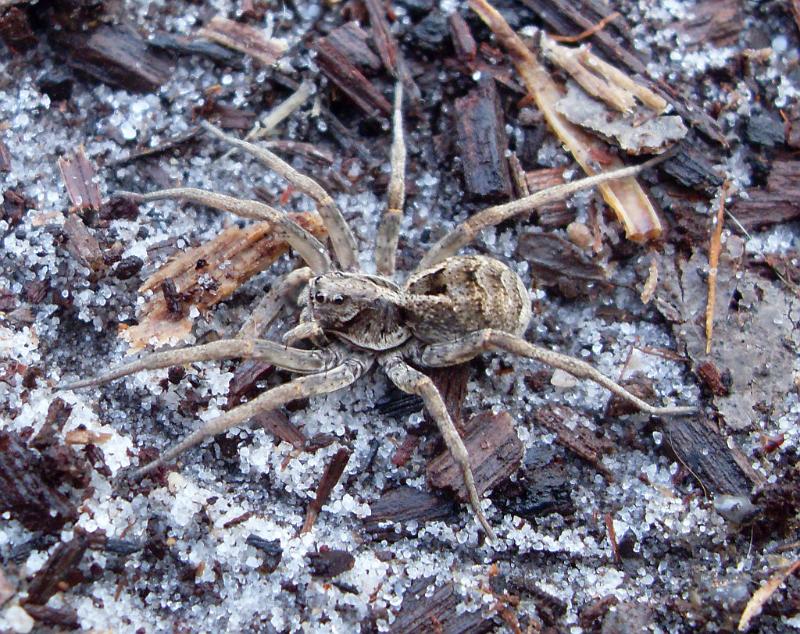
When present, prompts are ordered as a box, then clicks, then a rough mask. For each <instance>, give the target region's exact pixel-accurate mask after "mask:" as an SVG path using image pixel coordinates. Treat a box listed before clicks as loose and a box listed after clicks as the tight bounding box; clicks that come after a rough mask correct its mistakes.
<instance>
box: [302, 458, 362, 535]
mask: <svg viewBox="0 0 800 634" xmlns="http://www.w3.org/2000/svg"><path fill="white" fill-rule="evenodd" d="M348 460H350V451H349V450H348V449H345V448H344V447H342V448H341V449H339V451H337V452H336V453H335V454H334V455H333V458H332V459H331V461H330V462H329V463H328V464H327V466H326V467H325V472H324V473H323V474H322V479H321V480H320V481H319V486H318V487H317V494H316V496H315V497H314V499H313V500H312V501H311V502H310V503H309V505H308V509H307V510H306V521H305V522H304V523H303V528H301V529H300V534H303V533H307V532H308V531H310V530H311V528H312V527H313V526H314V522H315V521H316V520H317V516H318V515H319V512H320V511H321V510H322V507H323V506H325V504H326V503H327V501H328V500H329V499H330V497H331V491H333V487H335V486H336V483H337V482H339V478H341V477H342V473H344V468H345V467H346V466H347V462H348Z"/></svg>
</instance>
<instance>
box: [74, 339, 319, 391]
mask: <svg viewBox="0 0 800 634" xmlns="http://www.w3.org/2000/svg"><path fill="white" fill-rule="evenodd" d="M237 357H241V358H244V359H261V360H263V361H267V362H269V363H272V364H273V365H276V366H278V367H280V368H284V369H286V370H290V371H292V372H301V373H310V372H320V371H323V370H325V369H326V368H327V367H329V366H330V364H331V355H330V354H326V352H324V351H321V350H301V349H299V348H288V347H286V346H284V345H282V344H279V343H275V342H274V341H269V340H268V339H248V340H244V339H220V340H219V341H214V342H213V343H206V344H202V345H199V346H189V347H187V348H177V349H175V350H165V351H162V352H154V353H152V354H147V355H144V356H143V357H141V358H139V359H136V360H134V361H131V362H129V363H125V364H123V365H120V366H117V367H116V368H113V369H111V370H110V371H108V372H106V373H105V374H101V375H100V376H96V377H94V378H91V379H84V380H82V381H76V382H74V383H68V384H63V385H59V386H58V389H59V390H75V389H78V388H82V387H90V386H93V385H101V384H103V383H108V382H109V381H113V380H114V379H119V378H121V377H123V376H128V375H129V374H134V373H135V372H141V371H142V370H155V369H157V368H168V367H171V366H173V365H184V364H187V363H195V362H197V361H214V360H219V359H233V358H237Z"/></svg>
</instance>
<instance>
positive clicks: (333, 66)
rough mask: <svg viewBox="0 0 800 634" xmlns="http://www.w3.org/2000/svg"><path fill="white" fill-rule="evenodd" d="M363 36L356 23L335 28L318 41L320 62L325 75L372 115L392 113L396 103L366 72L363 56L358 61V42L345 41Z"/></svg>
mask: <svg viewBox="0 0 800 634" xmlns="http://www.w3.org/2000/svg"><path fill="white" fill-rule="evenodd" d="M334 34H335V35H334ZM359 37H360V36H359V35H358V32H357V31H356V30H355V29H353V28H352V27H348V28H345V27H339V28H338V29H334V31H333V32H331V34H329V35H328V36H326V37H322V38H320V39H318V40H317V41H315V42H314V44H313V48H314V50H316V51H317V63H318V64H319V67H320V70H321V71H322V72H323V73H324V74H325V76H326V77H328V79H330V80H331V81H332V82H333V83H334V84H335V85H336V86H337V87H338V88H339V90H341V91H342V92H343V93H344V94H345V95H347V97H348V98H349V99H350V100H351V101H352V102H353V103H354V104H356V106H358V107H359V108H360V109H361V110H362V111H363V112H364V114H366V115H367V116H370V117H376V116H379V115H383V116H386V117H389V116H391V113H392V105H391V104H390V103H389V101H388V100H387V99H386V98H385V97H384V96H383V94H381V92H380V90H378V89H377V88H376V87H375V86H374V85H373V84H372V82H370V81H369V80H368V79H367V78H366V76H365V75H364V72H363V70H365V69H364V64H363V59H359V61H358V62H356V61H354V55H353V50H354V48H355V47H356V46H357V45H356V44H355V43H354V44H353V45H346V44H344V42H348V41H350V40H352V39H353V38H356V41H359V39H358V38H359ZM361 43H362V44H363V42H361ZM359 63H360V65H359Z"/></svg>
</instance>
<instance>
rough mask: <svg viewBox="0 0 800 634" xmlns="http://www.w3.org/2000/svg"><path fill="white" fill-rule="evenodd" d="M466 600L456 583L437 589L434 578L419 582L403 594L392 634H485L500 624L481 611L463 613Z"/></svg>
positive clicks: (446, 584)
mask: <svg viewBox="0 0 800 634" xmlns="http://www.w3.org/2000/svg"><path fill="white" fill-rule="evenodd" d="M462 600H463V598H462V597H461V596H460V595H459V594H458V593H457V592H456V590H455V587H454V586H453V584H452V583H449V582H448V583H445V584H444V585H443V586H440V587H439V588H436V586H435V581H434V579H433V578H432V577H428V578H423V579H419V580H418V581H416V582H414V583H413V584H412V585H411V587H410V588H409V589H408V590H406V591H405V593H404V594H403V603H402V605H401V606H400V609H399V611H398V612H397V614H396V615H395V616H396V618H395V620H394V622H393V623H392V625H391V628H390V629H389V632H390V633H391V634H401V633H405V632H442V633H443V634H454V633H455V632H484V631H491V630H493V629H495V628H496V624H495V623H494V622H493V621H492V620H491V619H488V618H486V617H484V616H483V615H482V613H481V611H480V610H475V611H472V612H470V611H466V610H465V611H461V610H457V609H456V608H457V607H458V605H459V604H460V603H461V602H462Z"/></svg>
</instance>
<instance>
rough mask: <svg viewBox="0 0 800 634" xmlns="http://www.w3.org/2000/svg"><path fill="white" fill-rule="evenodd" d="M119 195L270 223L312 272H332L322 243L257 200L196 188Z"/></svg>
mask: <svg viewBox="0 0 800 634" xmlns="http://www.w3.org/2000/svg"><path fill="white" fill-rule="evenodd" d="M116 195H118V196H124V197H125V198H130V199H131V200H133V201H135V202H152V201H154V200H187V201H189V202H191V203H195V204H197V205H205V206H207V207H211V208H213V209H219V210H221V211H227V212H230V213H232V214H234V215H236V216H240V217H242V218H252V219H253V220H265V221H267V222H271V223H272V224H274V225H275V226H276V228H277V230H278V231H279V232H280V233H282V234H283V235H284V237H285V239H286V241H287V242H288V243H289V245H290V246H291V247H292V248H293V249H294V250H295V251H296V252H297V254H298V255H299V256H300V257H301V258H303V260H304V261H305V262H306V264H308V266H309V267H311V269H312V270H313V271H314V272H315V273H317V274H321V273H325V272H327V271H330V269H331V261H330V258H329V257H328V252H327V251H326V250H325V247H324V246H323V244H322V243H321V242H320V241H319V240H317V239H316V238H315V237H314V236H313V235H311V234H310V233H309V232H308V231H306V230H305V229H303V227H301V226H300V225H298V224H297V223H296V222H294V221H293V220H292V219H291V218H289V217H288V216H287V215H286V214H285V213H283V212H281V211H278V210H277V209H275V208H273V207H270V206H269V205H265V204H264V203H262V202H259V201H257V200H243V199H241V198H234V197H233V196H225V195H224V194H217V193H216V192H210V191H207V190H205V189H196V188H194V187H176V188H174V189H161V190H158V191H154V192H150V193H147V194H136V193H134V192H125V191H118V192H116Z"/></svg>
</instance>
